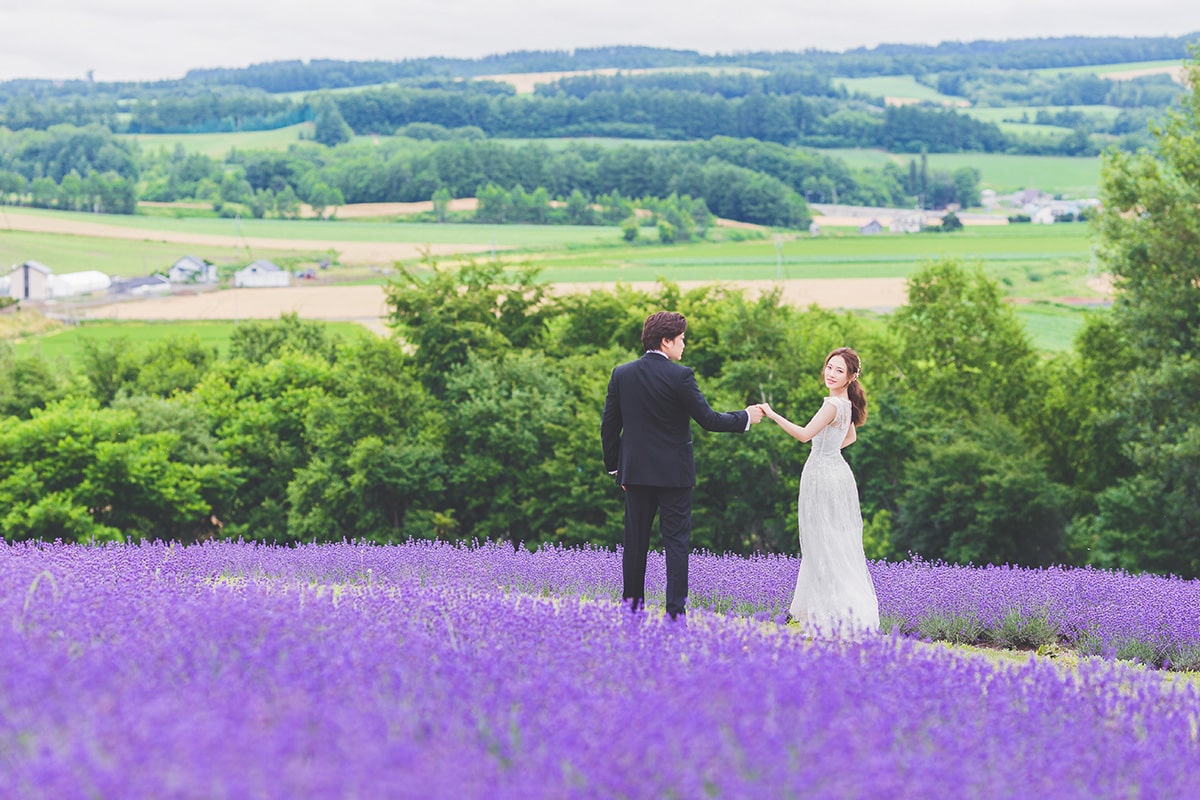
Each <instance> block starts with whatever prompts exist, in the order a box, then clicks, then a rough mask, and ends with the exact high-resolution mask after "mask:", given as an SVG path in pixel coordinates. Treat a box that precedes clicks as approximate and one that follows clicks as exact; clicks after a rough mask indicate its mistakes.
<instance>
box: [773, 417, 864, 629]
mask: <svg viewBox="0 0 1200 800" xmlns="http://www.w3.org/2000/svg"><path fill="white" fill-rule="evenodd" d="M825 402H826V403H832V404H833V406H834V408H835V409H836V411H837V415H836V416H835V417H834V419H833V422H831V423H829V424H828V425H827V426H825V428H823V429H822V430H821V432H820V433H818V434H817V435H816V436H814V437H813V440H812V451H811V452H810V453H809V454H808V460H807V461H805V462H804V471H803V472H802V473H801V475H800V497H799V500H798V502H797V517H798V519H799V523H800V574H799V575H797V576H796V593H795V594H794V595H792V605H791V608H790V613H791V615H792V619H793V620H794V621H796V622H798V623H800V624H802V625H804V626H805V629H806V632H807V633H808V634H810V635H812V636H817V637H822V638H830V637H838V638H847V639H855V638H859V637H860V636H861V635H863V634H865V633H873V632H875V631H878V630H879V600H878V599H877V598H876V597H875V586H874V584H873V583H871V574H870V573H869V572H868V571H867V559H866V556H865V555H864V554H863V544H862V530H863V522H862V512H861V511H860V510H859V505H858V485H857V484H856V483H855V481H854V473H853V472H851V470H850V465H849V464H847V463H846V459H845V458H843V457H842V447H841V446H842V442H843V441H844V440H845V438H846V433H847V431H849V429H850V409H851V406H850V401H849V400H846V399H843V398H840V397H826V398H825Z"/></svg>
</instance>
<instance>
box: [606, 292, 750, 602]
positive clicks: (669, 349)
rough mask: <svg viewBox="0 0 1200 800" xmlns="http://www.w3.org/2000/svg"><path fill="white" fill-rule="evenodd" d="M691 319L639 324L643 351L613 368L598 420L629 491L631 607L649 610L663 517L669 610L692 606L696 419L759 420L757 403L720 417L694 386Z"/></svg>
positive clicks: (613, 468) (662, 316) (610, 460)
mask: <svg viewBox="0 0 1200 800" xmlns="http://www.w3.org/2000/svg"><path fill="white" fill-rule="evenodd" d="M686 330H687V320H686V319H684V317H683V315H682V314H676V313H674V312H671V311H659V312H658V313H655V314H651V315H650V316H649V317H647V318H646V323H645V325H644V326H643V327H642V345H643V346H644V347H645V348H646V352H645V354H644V355H643V356H642V357H641V358H639V359H638V360H637V361H630V362H629V363H627V364H621V365H620V366H618V367H617V368H616V369H614V370H613V373H612V378H611V379H610V380H609V382H608V396H607V398H606V399H605V401H604V416H603V418H602V420H601V422H600V440H601V443H602V444H603V446H604V467H605V469H607V470H608V471H609V474H611V475H616V476H617V483H619V484H621V488H623V489H624V490H625V551H624V558H623V561H622V568H623V572H624V579H625V589H624V594H623V597H624V598H625V599H626V600H628V601H629V605H630V609H631V610H633V611H637V610H639V609H640V608H641V607H642V606H644V605H645V596H646V554H647V553H648V552H649V550H650V528H651V526H652V525H653V524H654V516H655V514H656V513H658V514H659V515H660V516H659V530H660V531H661V533H662V538H663V549H664V550H665V551H666V556H667V613H668V614H670V615H671V618H672V619H676V618H678V617H679V616H680V615H682V614H683V613H684V605H685V604H686V603H687V591H688V590H687V586H688V584H687V581H688V575H687V573H688V552H689V551H690V549H691V538H692V487H693V486H695V485H696V464H695V461H694V460H693V458H692V431H691V420H693V419H694V420H696V422H698V423H700V427H702V428H704V430H706V431H714V432H722V433H740V432H743V431H747V430H749V429H750V426H751V425H752V424H754V423H756V422H758V421H759V420H761V419H762V409H761V408H759V407H758V406H757V405H753V406H749V407H747V408H746V410H744V411H730V412H725V413H721V412H717V411H713V410H712V409H711V408H709V405H708V401H707V400H705V399H704V395H703V394H701V393H700V388H699V387H698V386H697V385H696V375H695V373H694V372H693V371H692V369H691V368H690V367H685V366H683V365H682V364H675V363H673V362H675V361H679V360H680V359H681V358H683V348H684V332H685V331H686Z"/></svg>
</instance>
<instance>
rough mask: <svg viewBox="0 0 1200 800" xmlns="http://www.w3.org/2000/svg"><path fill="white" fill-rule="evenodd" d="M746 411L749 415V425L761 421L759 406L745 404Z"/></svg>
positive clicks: (761, 415) (761, 412) (761, 413)
mask: <svg viewBox="0 0 1200 800" xmlns="http://www.w3.org/2000/svg"><path fill="white" fill-rule="evenodd" d="M746 413H747V414H749V415H750V424H751V425H754V424H755V423H757V422H761V421H762V418H763V410H762V407H761V406H758V405H753V406H746Z"/></svg>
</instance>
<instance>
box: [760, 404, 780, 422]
mask: <svg viewBox="0 0 1200 800" xmlns="http://www.w3.org/2000/svg"><path fill="white" fill-rule="evenodd" d="M758 410H759V411H760V412H761V413H762V415H763V416H765V417H767V418H768V419H778V418H779V415H778V414H776V413H775V409H773V408H771V404H770V403H759V404H758Z"/></svg>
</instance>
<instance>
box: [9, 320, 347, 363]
mask: <svg viewBox="0 0 1200 800" xmlns="http://www.w3.org/2000/svg"><path fill="white" fill-rule="evenodd" d="M243 324H244V323H243ZM322 324H324V325H325V326H327V328H328V330H329V331H330V333H331V334H333V335H335V336H339V337H341V338H342V339H347V340H348V339H350V338H352V337H355V336H365V335H369V332H368V331H367V329H366V328H364V327H363V326H361V325H358V324H357V323H354V322H325V323H322ZM237 325H238V323H236V322H228V321H213V322H194V321H186V322H185V321H180V322H109V321H86V322H81V323H79V324H78V325H75V326H71V327H65V328H60V329H59V330H57V331H54V332H53V333H48V334H44V335H41V336H37V337H31V338H30V339H27V340H24V341H18V342H16V343H14V347H15V348H16V350H17V352H18V353H33V352H37V353H40V354H41V355H42V357H43V358H46V359H48V360H50V361H52V362H54V363H62V364H64V365H67V366H72V367H74V366H78V365H79V364H80V363H81V362H82V357H83V352H84V344H85V343H86V342H88V341H92V342H96V343H98V344H109V343H112V342H126V343H128V344H129V345H130V346H132V347H139V346H145V345H149V344H153V343H156V342H161V341H163V340H165V339H167V338H171V337H176V338H183V337H195V338H197V339H199V340H200V343H201V344H203V345H204V346H205V347H207V348H211V349H215V350H216V351H217V352H218V353H219V354H220V355H222V356H224V355H226V354H228V352H229V339H230V337H231V336H232V335H233V331H234V329H235V328H236V327H237Z"/></svg>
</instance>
